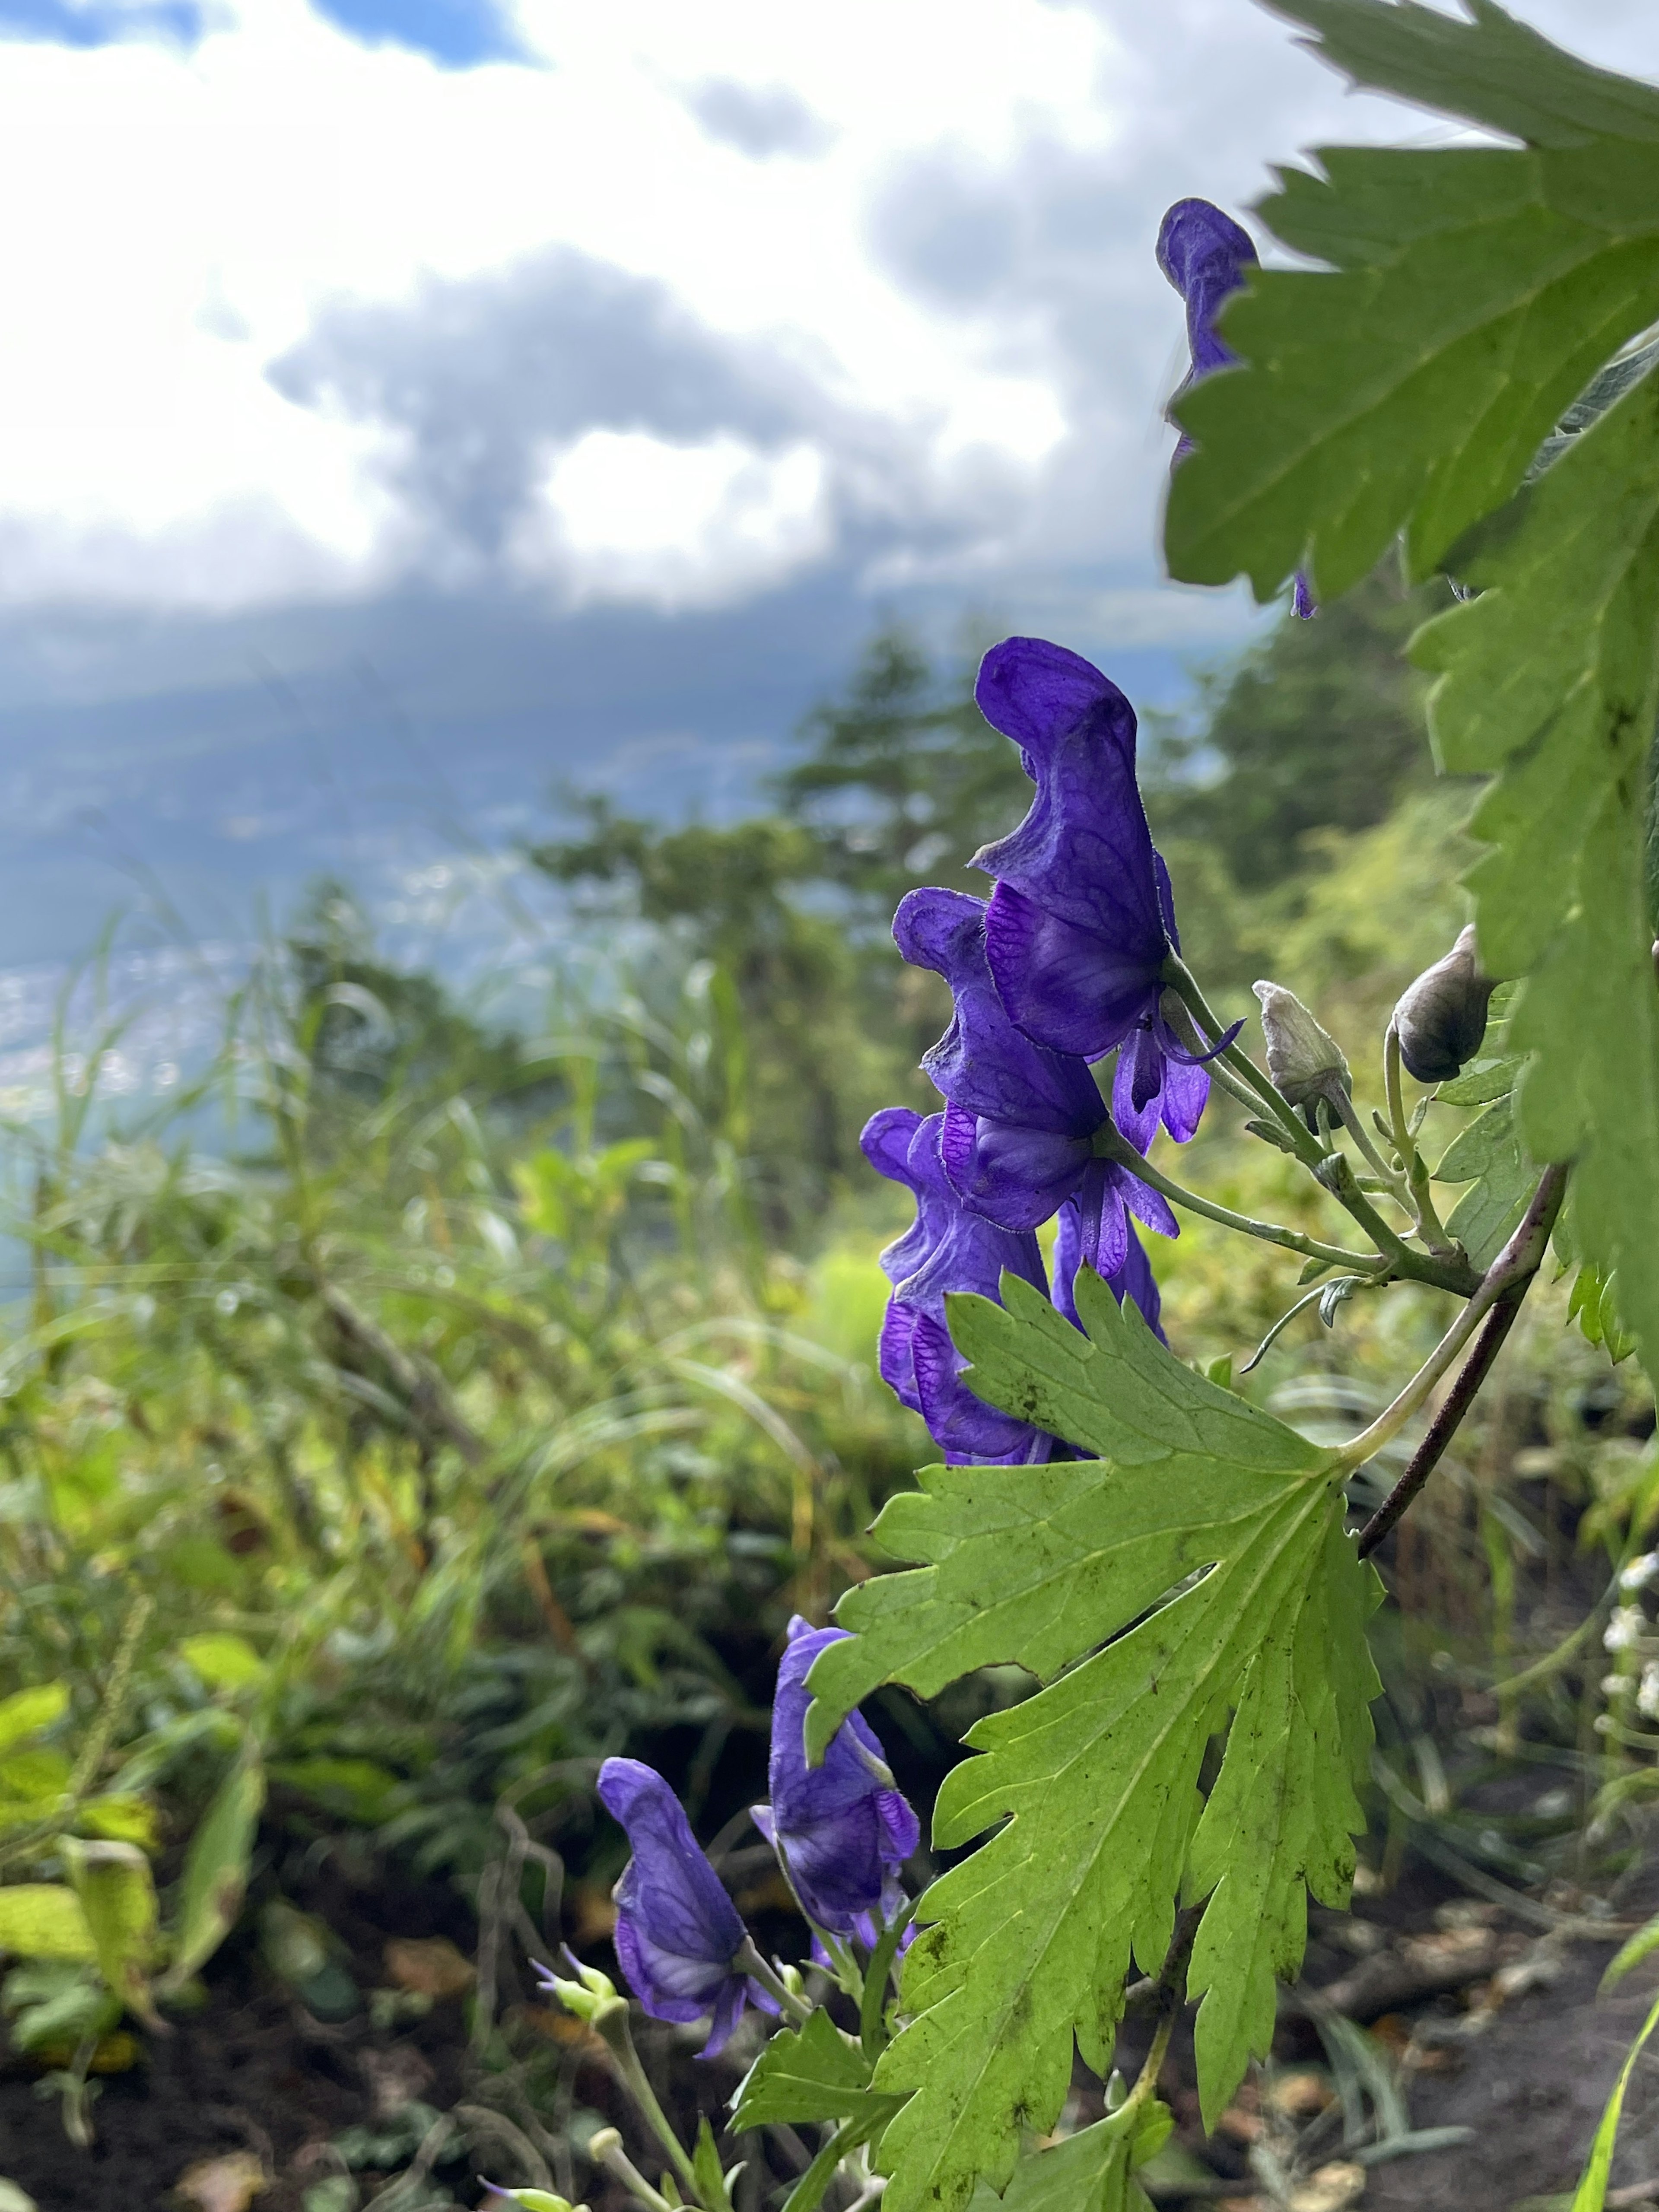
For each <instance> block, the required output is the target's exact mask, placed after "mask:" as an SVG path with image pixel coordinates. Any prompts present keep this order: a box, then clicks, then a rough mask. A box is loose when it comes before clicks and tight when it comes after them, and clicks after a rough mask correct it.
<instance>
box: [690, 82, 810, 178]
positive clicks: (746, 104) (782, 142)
mask: <svg viewBox="0 0 1659 2212" xmlns="http://www.w3.org/2000/svg"><path fill="white" fill-rule="evenodd" d="M686 106H688V107H689V108H690V111H691V112H692V114H693V115H695V116H696V118H697V121H698V122H699V123H700V124H701V125H702V128H703V130H704V131H705V133H706V134H707V135H708V137H710V138H717V139H718V140H719V141H720V143H721V144H722V145H723V146H732V147H735V148H736V149H737V150H738V153H739V154H746V155H748V156H749V159H750V161H771V160H773V159H775V157H776V156H777V155H780V154H784V155H794V156H795V157H796V158H797V159H798V160H807V159H811V156H812V155H816V154H822V153H823V152H825V151H826V150H827V149H828V148H829V146H830V145H831V144H832V143H833V142H834V138H835V133H834V132H833V131H831V130H830V128H829V125H828V124H827V123H825V122H824V120H823V117H822V116H819V115H815V114H814V113H813V112H812V110H811V108H810V107H809V106H807V105H806V103H805V100H802V99H800V98H799V96H798V94H795V93H793V92H792V91H791V90H790V89H789V87H788V86H787V85H785V84H773V85H766V86H757V85H750V84H739V83H738V82H736V81H735V80H734V79H732V78H730V77H712V78H710V79H709V81H708V82H707V83H706V84H701V85H698V86H697V87H696V89H695V90H694V91H693V92H692V93H690V95H689V96H688V98H687V100H686Z"/></svg>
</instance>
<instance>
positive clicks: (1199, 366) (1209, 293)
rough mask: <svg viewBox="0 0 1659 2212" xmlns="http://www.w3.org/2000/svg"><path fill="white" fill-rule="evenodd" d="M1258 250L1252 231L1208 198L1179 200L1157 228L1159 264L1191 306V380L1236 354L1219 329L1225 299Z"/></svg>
mask: <svg viewBox="0 0 1659 2212" xmlns="http://www.w3.org/2000/svg"><path fill="white" fill-rule="evenodd" d="M1255 262H1256V251H1255V246H1254V245H1253V244H1252V243H1251V241H1250V236H1249V232H1248V231H1246V230H1243V229H1241V228H1240V227H1239V225H1238V224H1237V223H1236V222H1234V221H1233V219H1232V217H1231V216H1230V215H1224V214H1223V212H1222V211H1221V210H1220V209H1219V208H1218V207H1212V205H1211V204H1210V202H1209V201H1208V200H1177V201H1176V204H1175V205H1174V206H1173V207H1172V208H1171V209H1170V211H1169V213H1168V214H1167V215H1166V216H1164V221H1163V222H1162V224H1161V225H1160V226H1159V228H1158V267H1159V268H1160V269H1161V270H1163V271H1164V275H1165V276H1167V277H1168V278H1169V280H1170V283H1172V284H1173V285H1174V286H1175V288H1176V291H1177V292H1179V293H1180V295H1181V296H1182V300H1183V301H1185V302H1186V306H1187V344H1188V350H1189V351H1190V352H1191V354H1192V357H1193V366H1192V374H1191V376H1190V377H1189V379H1188V382H1190V383H1196V382H1197V380H1198V379H1199V378H1200V377H1201V376H1208V375H1209V374H1211V373H1212V370H1215V369H1218V368H1229V367H1231V364H1232V363H1233V362H1236V361H1237V359H1238V356H1237V354H1236V353H1234V352H1233V350H1232V349H1231V347H1230V346H1228V345H1227V344H1226V343H1225V342H1224V341H1223V340H1222V339H1221V338H1220V337H1218V335H1217V333H1216V327H1215V319H1216V317H1217V316H1218V314H1219V313H1220V312H1221V307H1222V303H1223V301H1226V300H1229V299H1231V297H1232V295H1233V294H1234V293H1235V292H1237V290H1238V289H1239V287H1240V286H1241V285H1242V284H1243V282H1244V272H1245V270H1247V269H1253V268H1254V267H1255Z"/></svg>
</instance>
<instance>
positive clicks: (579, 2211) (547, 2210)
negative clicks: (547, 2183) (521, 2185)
mask: <svg viewBox="0 0 1659 2212" xmlns="http://www.w3.org/2000/svg"><path fill="white" fill-rule="evenodd" d="M484 2187H485V2188H486V2189H487V2190H488V2191H489V2194H490V2197H491V2198H492V2199H493V2200H494V2201H495V2203H498V2204H520V2205H522V2206H523V2207H524V2212H587V2207H586V2205H585V2204H574V2205H573V2204H572V2203H571V2202H570V2200H569V2198H568V2197H556V2196H555V2195H554V2194H553V2191H551V2190H550V2189H501V2188H498V2187H497V2186H496V2185H495V2183H494V2182H493V2181H486V2182H485V2183H484Z"/></svg>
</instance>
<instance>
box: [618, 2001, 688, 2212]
mask: <svg viewBox="0 0 1659 2212" xmlns="http://www.w3.org/2000/svg"><path fill="white" fill-rule="evenodd" d="M628 2013H629V2008H628V2006H627V2004H626V2003H625V2002H623V2001H622V2000H621V1999H618V2000H617V2002H616V2003H615V2004H604V2005H601V2006H600V2007H599V2010H598V2011H597V2012H596V2013H595V2014H594V2015H593V2027H594V2028H595V2029H596V2031H597V2032H598V2033H599V2035H600V2036H602V2037H603V2038H604V2039H605V2046H606V2048H607V2049H608V2050H609V2051H610V2053H611V2057H612V2058H614V2059H615V2061H616V2062H617V2072H618V2073H619V2074H620V2075H622V2077H623V2081H624V2082H625V2083H626V2085H627V2087H628V2090H629V2094H630V2095H631V2096H632V2098H633V2100H634V2102H635V2104H636V2105H637V2106H639V2108H640V2111H641V2113H642V2114H643V2115H644V2117H645V2121H646V2124H647V2127H649V2129H650V2130H651V2132H652V2134H653V2136H655V2137H656V2138H657V2141H658V2142H659V2143H660V2144H661V2145H662V2147H663V2148H664V2149H665V2151H666V2152H667V2153H668V2156H669V2159H670V2161H671V2164H672V2166H673V2167H674V2171H675V2172H677V2173H678V2175H679V2177H680V2179H681V2180H682V2181H683V2182H684V2185H685V2193H686V2195H687V2196H688V2197H690V2199H691V2202H692V2203H694V2204H700V2203H702V2197H700V2195H699V2194H698V2191H697V2176H696V2169H695V2168H694V2167H693V2166H692V2164H691V2160H690V2155H689V2154H688V2153H687V2151H686V2148H685V2145H684V2143H683V2142H681V2141H680V2139H679V2137H678V2136H677V2135H676V2134H675V2132H674V2130H673V2128H672V2126H671V2124H670V2123H669V2118H668V2115H667V2113H666V2112H664V2110H663V2108H662V2106H660V2105H659V2103H658V2101H657V2093H656V2091H655V2090H654V2089H653V2087H652V2086H651V2081H650V2076H649V2075H647V2072H646V2070H645V2069H644V2067H643V2066H642V2065H641V2063H640V2054H639V2052H638V2051H635V2048H634V2038H633V2034H632V2033H631V2032H630V2030H629V2024H628ZM618 2155H620V2153H619V2154H618ZM647 2186H648V2185H647ZM711 2212H712V2208H711Z"/></svg>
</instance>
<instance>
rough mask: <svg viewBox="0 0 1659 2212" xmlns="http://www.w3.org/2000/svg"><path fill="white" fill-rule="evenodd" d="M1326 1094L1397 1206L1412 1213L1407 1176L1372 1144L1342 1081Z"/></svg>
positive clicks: (1332, 1086)
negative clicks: (1391, 1165)
mask: <svg viewBox="0 0 1659 2212" xmlns="http://www.w3.org/2000/svg"><path fill="white" fill-rule="evenodd" d="M1326 1095H1327V1097H1328V1098H1329V1099H1330V1102H1331V1103H1332V1105H1333V1106H1334V1108H1335V1109H1336V1111H1337V1112H1338V1113H1339V1114H1340V1115H1341V1117H1342V1124H1343V1127H1345V1128H1346V1130H1347V1133H1348V1134H1349V1135H1350V1136H1351V1137H1352V1139H1353V1140H1354V1142H1355V1144H1356V1145H1358V1147H1359V1149H1360V1151H1361V1152H1363V1153H1364V1156H1365V1158H1367V1159H1368V1160H1369V1161H1370V1164H1371V1165H1372V1167H1374V1168H1375V1169H1376V1172H1377V1174H1378V1175H1379V1176H1382V1178H1383V1188H1384V1189H1385V1190H1386V1191H1387V1192H1388V1194H1389V1196H1390V1197H1391V1198H1392V1199H1393V1200H1394V1201H1395V1204H1396V1205H1397V1206H1400V1207H1401V1208H1402V1210H1403V1211H1404V1212H1407V1213H1410V1212H1411V1211H1412V1206H1411V1200H1410V1199H1409V1197H1408V1196H1407V1190H1408V1186H1407V1181H1406V1178H1405V1176H1403V1175H1401V1174H1399V1173H1398V1172H1397V1171H1396V1170H1395V1169H1393V1168H1391V1167H1389V1166H1388V1165H1386V1164H1385V1163H1384V1162H1383V1158H1382V1155H1381V1154H1380V1153H1379V1152H1378V1151H1377V1149H1376V1146H1375V1145H1373V1144H1372V1142H1371V1140H1370V1136H1369V1134H1368V1133H1367V1132H1366V1128H1365V1125H1364V1122H1363V1121H1361V1120H1360V1118H1359V1113H1358V1109H1357V1108H1356V1106H1355V1105H1354V1103H1353V1100H1352V1098H1351V1097H1349V1096H1348V1094H1347V1092H1346V1091H1345V1090H1344V1089H1343V1087H1342V1085H1340V1083H1334V1084H1333V1085H1331V1087H1330V1090H1329V1091H1328V1092H1327V1094H1326Z"/></svg>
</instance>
